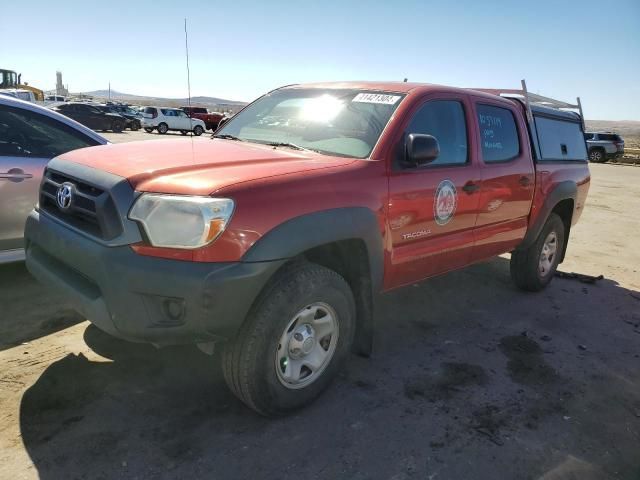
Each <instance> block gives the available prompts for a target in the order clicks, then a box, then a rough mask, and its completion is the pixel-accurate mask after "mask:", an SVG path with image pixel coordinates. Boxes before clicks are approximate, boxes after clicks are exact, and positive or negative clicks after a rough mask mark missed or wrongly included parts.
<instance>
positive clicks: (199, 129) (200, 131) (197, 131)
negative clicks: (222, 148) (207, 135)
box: [193, 125, 204, 137]
mask: <svg viewBox="0 0 640 480" xmlns="http://www.w3.org/2000/svg"><path fill="white" fill-rule="evenodd" d="M203 133H204V128H202V127H201V126H200V125H196V126H195V127H193V134H194V135H195V136H196V137H199V136H200V135H202V134H203Z"/></svg>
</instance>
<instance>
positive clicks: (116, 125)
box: [111, 120, 124, 133]
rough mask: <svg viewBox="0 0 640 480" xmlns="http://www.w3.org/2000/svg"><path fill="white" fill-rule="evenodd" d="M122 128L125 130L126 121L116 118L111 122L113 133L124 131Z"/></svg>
mask: <svg viewBox="0 0 640 480" xmlns="http://www.w3.org/2000/svg"><path fill="white" fill-rule="evenodd" d="M122 130H124V122H121V121H120V120H115V121H114V122H113V123H112V124H111V131H112V132H113V133H120V132H122Z"/></svg>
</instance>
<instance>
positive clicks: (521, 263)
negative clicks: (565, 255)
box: [510, 213, 566, 292]
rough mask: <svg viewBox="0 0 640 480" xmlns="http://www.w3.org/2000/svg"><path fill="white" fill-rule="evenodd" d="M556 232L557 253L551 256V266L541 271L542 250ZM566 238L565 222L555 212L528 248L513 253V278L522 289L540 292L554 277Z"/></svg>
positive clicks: (511, 268)
mask: <svg viewBox="0 0 640 480" xmlns="http://www.w3.org/2000/svg"><path fill="white" fill-rule="evenodd" d="M552 233H555V243H556V245H555V253H554V254H553V256H552V257H551V258H550V266H549V267H548V268H546V269H545V270H544V271H541V266H540V265H541V258H542V253H543V252H542V250H543V247H544V245H545V242H546V241H547V240H549V238H550V236H551V234H552ZM565 239H566V235H565V228H564V222H563V221H562V219H561V218H560V217H559V216H558V215H557V214H555V213H552V214H551V215H549V218H547V221H546V223H545V224H544V227H542V230H541V231H540V234H539V235H538V238H537V239H536V241H535V242H534V243H533V245H531V246H530V247H529V248H527V249H523V250H515V251H513V252H512V253H511V264H510V270H511V278H512V279H513V281H514V283H515V284H516V285H517V286H518V287H519V288H521V289H522V290H527V291H529V292H538V291H540V290H542V289H543V288H545V287H546V286H547V285H548V284H549V282H551V280H552V279H553V276H554V274H555V272H556V269H557V268H558V263H559V261H560V257H561V256H562V252H563V249H564V242H565Z"/></svg>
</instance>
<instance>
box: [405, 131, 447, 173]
mask: <svg viewBox="0 0 640 480" xmlns="http://www.w3.org/2000/svg"><path fill="white" fill-rule="evenodd" d="M405 148H406V159H407V162H408V163H409V164H411V165H415V166H416V167H419V166H420V165H426V164H428V163H431V162H433V161H434V160H435V159H436V158H438V155H440V145H439V144H438V140H437V139H436V137H434V136H432V135H425V134H423V133H410V134H409V135H407V140H406V142H405Z"/></svg>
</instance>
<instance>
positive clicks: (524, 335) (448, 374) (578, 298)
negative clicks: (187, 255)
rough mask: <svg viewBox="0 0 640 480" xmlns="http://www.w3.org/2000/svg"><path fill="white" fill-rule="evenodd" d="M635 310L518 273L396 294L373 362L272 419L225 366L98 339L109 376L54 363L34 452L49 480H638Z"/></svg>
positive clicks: (24, 422) (383, 310)
mask: <svg viewBox="0 0 640 480" xmlns="http://www.w3.org/2000/svg"><path fill="white" fill-rule="evenodd" d="M632 295H633V296H632ZM636 295H637V296H638V298H640V295H639V294H638V292H632V291H630V290H627V289H625V288H622V287H620V286H619V285H617V284H616V283H615V282H614V281H611V280H606V279H605V280H603V281H601V282H599V283H598V284H596V285H588V286H587V285H583V284H580V283H578V282H576V281H572V280H561V279H556V280H554V282H553V284H552V286H551V287H550V288H549V289H548V290H547V291H545V292H543V293H539V294H524V293H521V292H518V291H517V290H515V288H514V287H512V286H511V284H510V281H509V277H508V262H507V261H506V260H504V259H497V260H495V261H492V262H488V263H485V264H481V265H476V266H474V267H471V268H469V269H467V270H464V271H461V272H456V273H452V274H449V275H446V276H444V277H441V278H436V279H433V280H431V281H429V282H426V283H423V284H420V285H418V286H414V287H408V288H405V289H402V290H398V291H396V292H392V293H390V294H388V295H386V296H384V297H383V298H382V300H381V302H380V308H379V315H378V325H377V329H378V330H377V333H378V336H377V344H376V353H375V355H374V356H373V357H372V358H370V359H362V358H358V357H353V358H352V359H351V362H350V365H349V368H348V369H347V371H346V372H345V373H344V374H343V375H342V376H340V377H339V378H338V380H337V381H336V382H335V383H334V385H333V386H332V388H330V389H329V391H327V392H326V393H325V395H323V396H322V397H321V398H320V399H319V400H318V401H317V402H315V403H314V404H313V405H312V406H310V407H308V408H307V409H305V410H303V411H301V412H298V413H294V414H292V415H290V416H288V417H286V418H281V419H275V420H269V419H264V418H261V417H259V416H257V415H256V414H254V413H253V412H252V411H250V410H249V409H247V408H246V407H244V406H243V405H242V404H241V403H240V402H239V401H237V400H236V399H235V397H234V396H233V395H232V394H231V393H230V392H229V390H228V389H227V388H226V386H225V384H224V381H223V378H222V375H221V370H220V365H219V356H217V355H214V356H213V357H210V356H206V355H204V354H202V353H200V352H199V351H198V350H196V349H195V348H192V347H172V348H166V349H162V350H155V349H154V348H153V347H150V346H146V345H137V344H131V343H127V342H123V341H120V340H117V339H114V338H112V337H110V336H108V335H106V334H104V333H102V332H101V331H100V330H98V329H97V328H95V327H93V326H89V327H88V328H87V329H86V331H85V333H84V339H85V342H86V343H87V345H88V346H89V347H90V348H91V349H92V350H93V351H95V352H96V353H97V354H99V355H100V356H102V357H105V361H90V360H89V359H87V358H86V357H85V356H84V355H82V354H70V355H67V356H66V357H64V358H62V359H61V360H59V361H57V362H55V363H53V364H51V365H50V366H49V367H48V368H47V369H46V370H45V371H44V372H43V374H42V375H41V376H40V378H39V379H38V380H37V381H36V382H35V383H34V384H33V385H32V386H31V387H30V388H29V389H28V390H27V391H26V392H25V393H24V395H23V398H22V402H21V405H20V429H21V435H22V441H23V442H24V445H25V447H26V449H27V451H28V453H29V455H30V457H31V459H32V461H33V463H34V465H35V467H36V468H37V471H38V473H39V475H40V478H41V479H53V478H76V477H88V478H125V477H126V478H133V477H137V478H187V477H192V478H198V477H202V476H206V477H208V478H255V477H256V476H259V477H260V478H280V479H281V478H294V477H295V478H300V477H301V476H302V477H305V478H306V477H310V478H391V477H394V478H408V477H410V476H413V475H417V476H418V477H419V478H424V477H426V476H427V475H432V474H434V473H437V474H438V475H439V477H440V478H495V474H496V472H499V477H500V478H543V476H544V475H545V474H546V473H548V474H549V476H547V477H544V478H553V479H564V478H567V479H568V478H574V477H572V476H571V475H574V476H575V475H576V474H579V477H580V478H582V479H592V478H593V479H595V478H608V477H609V476H611V477H613V478H637V475H638V474H640V459H638V457H637V442H638V440H639V439H640V372H639V371H638V368H637V367H638V365H640V360H639V359H638V351H640V349H639V348H638V346H639V345H640V317H639V316H638V314H637V312H638V306H640V301H639V300H637V299H636V297H635V296H636ZM634 365H635V366H634ZM612 445H616V448H615V449H612V448H611V446H612ZM304 452H308V454H304ZM311 452H312V453H311ZM559 469H560V470H559ZM558 471H560V473H558Z"/></svg>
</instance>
